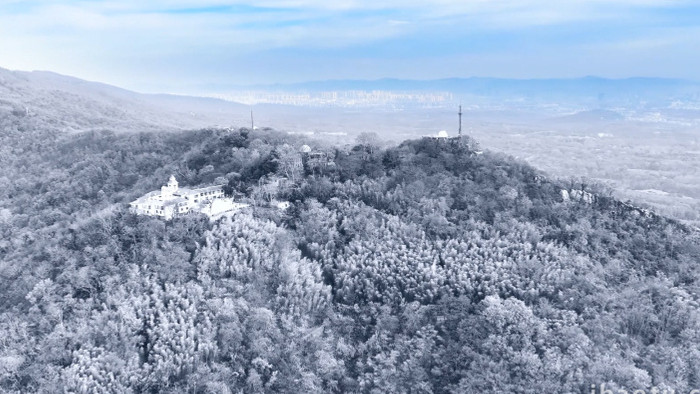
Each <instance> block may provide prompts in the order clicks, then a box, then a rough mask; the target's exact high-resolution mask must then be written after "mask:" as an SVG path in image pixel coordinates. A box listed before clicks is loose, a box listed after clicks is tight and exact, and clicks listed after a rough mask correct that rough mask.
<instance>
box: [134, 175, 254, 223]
mask: <svg viewBox="0 0 700 394" xmlns="http://www.w3.org/2000/svg"><path fill="white" fill-rule="evenodd" d="M228 200H230V201H228ZM129 205H130V206H131V208H132V209H133V211H134V212H135V213H137V214H139V215H149V216H160V217H163V218H165V219H172V218H173V217H175V216H178V215H184V214H187V213H190V212H202V213H204V214H207V215H208V216H210V217H212V216H214V215H219V214H221V213H223V211H222V209H223V207H229V208H230V209H238V208H240V207H242V206H243V204H234V203H233V199H230V198H229V199H226V198H225V197H224V190H223V185H216V186H207V187H202V188H198V189H187V188H181V187H179V185H178V183H177V180H176V179H175V177H174V176H172V175H171V176H170V179H169V180H168V184H167V185H165V186H163V187H161V188H160V191H157V190H156V191H152V192H150V193H147V194H146V195H144V196H143V197H140V198H139V199H137V200H136V201H133V202H132V203H130V204H129Z"/></svg>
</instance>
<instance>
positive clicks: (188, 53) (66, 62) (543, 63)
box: [0, 0, 700, 94]
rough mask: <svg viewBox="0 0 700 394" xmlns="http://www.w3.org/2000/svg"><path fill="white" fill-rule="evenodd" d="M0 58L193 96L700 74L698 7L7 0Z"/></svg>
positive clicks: (432, 0) (529, 0) (647, 0)
mask: <svg viewBox="0 0 700 394" xmlns="http://www.w3.org/2000/svg"><path fill="white" fill-rule="evenodd" d="M0 67H5V68H10V69H18V70H49V71H55V72H58V73H62V74H67V75H72V76H75V77H78V78H83V79H88V80H93V81H100V82H105V83H109V84H114V85H117V86H121V87H124V88H127V89H132V90H135V91H140V92H167V93H186V94H206V93H208V91H207V90H208V89H209V90H210V87H211V86H216V85H217V84H228V85H255V84H275V83H295V82H304V81H314V80H329V79H379V78H386V77H388V78H403V79H439V78H450V77H471V76H482V77H497V78H575V77H582V76H586V75H595V76H600V77H606V78H627V77H637V76H644V77H664V78H681V79H690V80H700V4H697V3H695V2H692V1H683V0H678V1H675V0H672V1H663V2H662V1H651V0H610V1H603V0H571V1H567V2H561V4H558V3H557V4H553V3H551V2H547V1H543V0H502V1H485V0H462V1H450V0H429V1H414V0H407V1H401V2H398V1H389V0H377V1H372V2H361V1H353V0H343V1H336V2H327V1H320V0H290V1H286V0H264V1H257V2H251V1H224V0H200V1H194V0H172V1H165V0H152V1H135V0H124V1H112V0H99V1H84V0H67V1H62V2H60V4H57V3H56V2H54V1H49V0H26V1H19V0H6V1H3V2H2V3H0Z"/></svg>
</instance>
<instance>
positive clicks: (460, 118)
mask: <svg viewBox="0 0 700 394" xmlns="http://www.w3.org/2000/svg"><path fill="white" fill-rule="evenodd" d="M459 136H460V138H461V137H462V104H460V105H459Z"/></svg>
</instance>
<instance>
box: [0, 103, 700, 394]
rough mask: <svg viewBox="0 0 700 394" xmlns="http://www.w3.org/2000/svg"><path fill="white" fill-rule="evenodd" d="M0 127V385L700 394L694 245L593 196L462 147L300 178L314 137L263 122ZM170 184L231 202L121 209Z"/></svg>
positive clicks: (446, 145) (422, 143) (350, 164)
mask: <svg viewBox="0 0 700 394" xmlns="http://www.w3.org/2000/svg"><path fill="white" fill-rule="evenodd" d="M0 122H1V123H0V132H1V136H0V168H2V172H1V173H0V174H1V175H0V233H1V234H2V237H1V238H0V278H1V280H2V283H3V286H2V288H0V390H2V391H4V392H10V393H13V392H17V393H20V392H21V393H25V392H37V393H53V392H75V393H112V392H114V393H130V392H131V393H156V392H173V393H184V392H191V393H239V392H240V393H242V392H246V393H263V392H265V393H272V392H285V393H307V392H308V393H328V392H357V393H408V392H410V393H477V392H518V393H541V392H574V393H590V390H591V385H594V384H595V385H599V384H602V383H605V384H606V387H607V388H609V389H612V390H615V389H616V388H627V389H629V388H633V389H637V388H641V389H644V388H648V387H651V386H656V387H659V388H673V389H676V390H677V391H678V392H683V391H684V390H690V389H693V388H699V387H700V345H699V344H700V329H699V328H698V327H700V304H698V295H697V289H698V285H699V284H700V271H699V270H698V267H697V263H698V262H699V261H700V242H698V241H699V237H698V234H697V232H696V231H695V230H692V229H690V228H687V227H684V226H682V225H680V224H678V223H677V222H674V221H672V220H668V219H665V218H663V217H660V216H656V215H654V214H647V213H645V212H644V211H640V210H636V209H634V208H633V207H629V206H627V205H624V204H621V203H619V202H617V201H615V200H614V199H613V198H612V197H610V196H609V195H608V194H606V193H605V192H604V190H602V189H597V188H596V186H595V185H580V184H566V183H563V182H558V181H553V180H550V179H548V178H547V177H546V176H545V175H544V174H541V173H539V172H538V171H537V170H535V169H533V168H532V167H530V166H528V165H526V164H524V163H523V162H519V161H516V160H514V159H512V158H509V157H506V156H502V155H498V154H493V153H490V152H489V151H488V150H486V151H485V152H484V153H483V154H475V152H473V151H472V150H471V149H470V148H469V146H470V144H471V142H470V141H465V143H456V142H448V141H438V140H435V139H427V138H426V139H421V140H412V141H406V142H404V143H402V144H400V145H398V146H394V147H389V148H379V147H377V146H375V145H373V144H372V143H370V142H365V143H358V144H357V145H354V146H349V147H337V148H332V149H331V148H326V149H325V153H327V155H328V158H329V160H332V161H333V162H334V163H335V165H327V166H323V165H318V166H315V165H312V164H311V163H310V162H308V161H304V166H303V167H302V168H299V167H297V166H295V165H294V164H293V163H294V159H295V157H296V155H298V154H299V153H298V152H299V148H300V147H301V145H302V144H304V143H307V144H311V145H313V143H312V142H309V141H301V140H298V139H295V138H293V137H290V136H287V135H284V134H282V133H277V132H274V131H255V132H253V131H250V130H245V129H242V130H238V131H224V130H199V131H189V132H175V133H155V132H150V133H131V134H115V133H111V132H88V133H81V134H77V135H65V134H61V133H58V132H52V131H49V130H48V129H46V130H44V131H42V129H37V128H36V127H34V125H32V124H31V123H30V122H31V118H27V117H25V116H21V114H17V113H15V114H12V113H8V114H4V115H3V117H2V118H1V119H0ZM314 148H316V147H314ZM318 149H323V148H318ZM170 174H175V175H176V176H177V177H178V180H180V182H181V184H182V185H190V186H196V185H200V184H209V183H215V182H216V183H218V182H225V183H226V184H227V191H228V192H229V193H231V194H232V195H236V196H237V198H239V199H242V200H244V201H246V202H248V203H250V204H251V207H250V208H249V209H247V210H243V211H241V212H239V213H237V214H236V215H234V216H233V217H231V218H223V219H220V220H219V221H216V222H209V221H208V220H207V219H206V217H204V216H199V215H188V216H185V217H180V218H176V219H173V220H171V221H164V220H161V219H158V218H153V217H145V216H135V215H133V214H131V213H130V212H129V211H128V209H127V205H126V204H127V203H128V202H129V201H131V200H132V199H134V198H136V197H137V196H140V195H142V194H143V193H145V192H147V191H150V190H155V189H157V188H158V187H160V185H161V184H162V183H164V182H165V181H166V180H167V178H168V176H169V175H170ZM562 189H570V190H572V189H573V190H581V189H584V190H585V191H587V192H591V193H593V194H594V195H595V196H596V198H595V199H594V200H593V201H592V202H590V203H589V202H586V201H584V199H571V200H570V201H565V200H564V199H562V194H561V190H562ZM274 201H290V202H291V206H290V207H289V208H288V209H286V210H280V209H278V208H276V207H275V205H274V204H270V202H274Z"/></svg>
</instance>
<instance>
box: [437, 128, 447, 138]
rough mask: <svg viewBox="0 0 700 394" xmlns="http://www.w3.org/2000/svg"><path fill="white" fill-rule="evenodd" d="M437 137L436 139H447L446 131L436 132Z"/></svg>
mask: <svg viewBox="0 0 700 394" xmlns="http://www.w3.org/2000/svg"><path fill="white" fill-rule="evenodd" d="M437 136H438V138H447V131H445V130H440V131H439V132H438V135H437Z"/></svg>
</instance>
